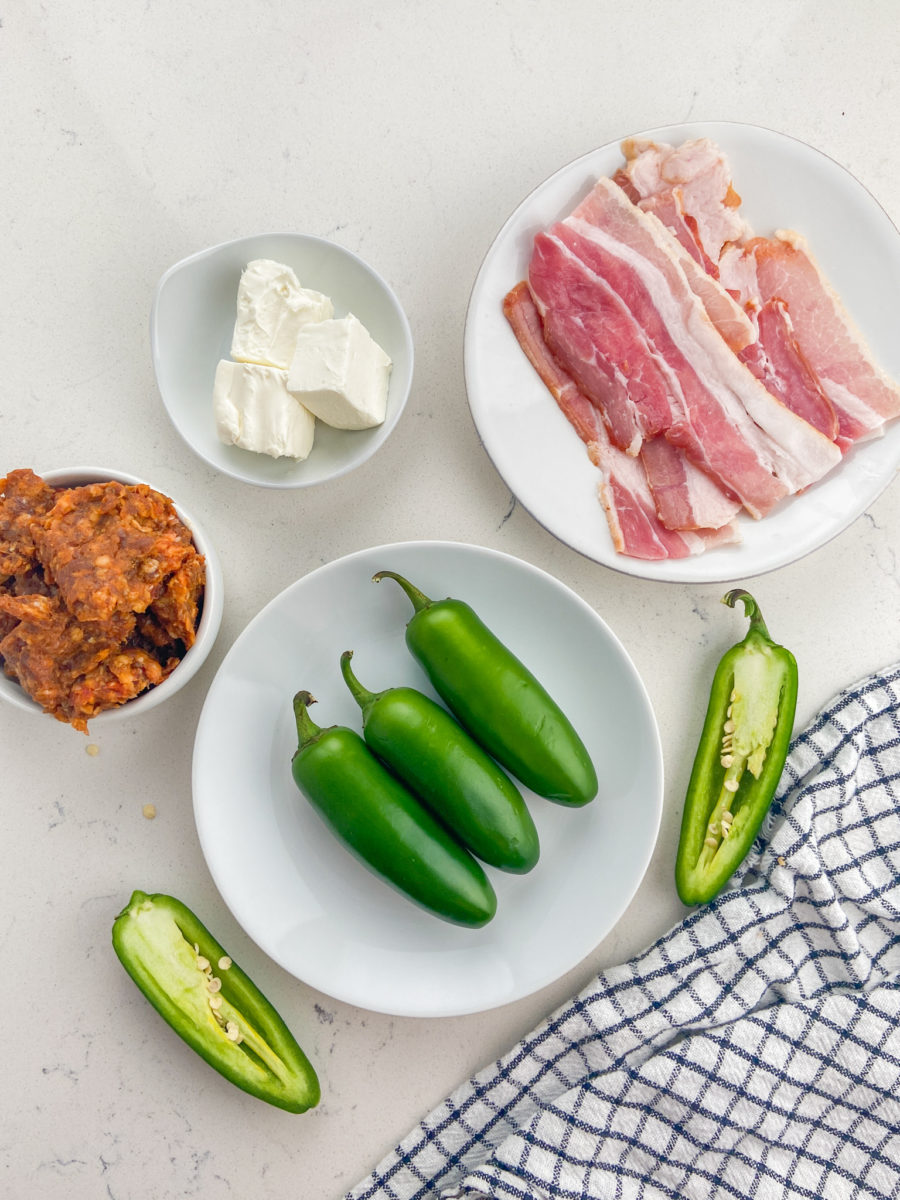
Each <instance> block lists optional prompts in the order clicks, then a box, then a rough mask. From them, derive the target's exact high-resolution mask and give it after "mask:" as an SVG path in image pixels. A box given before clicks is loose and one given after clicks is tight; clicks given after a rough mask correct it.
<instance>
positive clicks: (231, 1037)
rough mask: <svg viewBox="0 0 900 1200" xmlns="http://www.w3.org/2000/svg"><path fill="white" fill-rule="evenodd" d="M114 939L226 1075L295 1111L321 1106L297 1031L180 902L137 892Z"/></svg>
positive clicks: (157, 999)
mask: <svg viewBox="0 0 900 1200" xmlns="http://www.w3.org/2000/svg"><path fill="white" fill-rule="evenodd" d="M112 940H113V948H114V950H115V952H116V954H117V956H118V958H119V961H120V962H121V963H122V966H123V967H124V968H125V970H126V971H127V972H128V974H129V975H130V976H131V978H132V979H133V980H134V982H135V983H136V984H137V986H138V987H139V988H140V990H141V991H142V992H143V993H144V995H145V996H146V998H147V999H148V1000H149V1001H150V1003H151V1004H152V1005H153V1007H154V1008H155V1009H156V1010H157V1012H158V1013H159V1014H160V1016H161V1017H163V1018H164V1020H165V1021H167V1022H168V1024H169V1025H171V1027H172V1028H173V1029H174V1030H175V1032H176V1033H177V1034H178V1035H179V1036H180V1037H182V1038H183V1039H184V1041H186V1042H187V1044H188V1045H189V1046H190V1047H191V1048H192V1049H193V1050H196V1052H197V1053H198V1054H199V1055H200V1056H201V1057H202V1058H204V1059H205V1060H206V1061H207V1062H208V1063H209V1065H210V1066H211V1067H214V1068H215V1069H216V1070H217V1071H218V1072H219V1073H220V1074H221V1075H224V1076H225V1078H226V1079H229V1080H230V1081H231V1082H232V1083H234V1084H236V1085H237V1086H238V1087H239V1088H242V1089H243V1090H244V1091H245V1092H249V1093H250V1094H251V1095H252V1096H256V1097H258V1099H260V1100H265V1101H266V1102H267V1103H268V1104H274V1105H275V1106H276V1107H278V1108H283V1109H285V1110H286V1111H287V1112H294V1113H299V1112H305V1111H306V1109H308V1108H312V1107H313V1106H314V1105H316V1104H318V1102H319V1081H318V1078H317V1077H316V1072H315V1070H314V1069H313V1067H312V1064H311V1063H310V1062H309V1059H308V1058H307V1057H306V1055H305V1054H304V1053H303V1051H302V1050H301V1049H300V1047H299V1045H298V1044H297V1042H296V1040H295V1038H294V1036H293V1034H292V1033H291V1032H290V1030H289V1029H288V1027H287V1026H286V1025H285V1023H284V1021H283V1020H282V1019H281V1017H280V1016H279V1015H278V1013H277V1012H276V1011H275V1009H274V1008H273V1007H272V1005H271V1004H270V1003H269V1002H268V1000H267V999H266V998H265V996H264V995H263V994H262V992H260V990H259V988H258V987H256V985H255V984H254V983H253V981H252V980H251V979H249V978H248V977H247V976H246V975H245V974H244V972H243V971H242V970H241V968H240V967H239V966H238V965H237V963H235V962H232V960H231V958H230V957H229V956H228V955H227V954H226V953H225V951H224V950H223V949H222V947H221V946H220V945H219V943H218V942H217V941H216V939H215V938H214V937H213V936H212V934H211V933H210V932H209V930H208V929H207V928H206V926H205V925H203V924H202V922H201V921H199V920H198V919H197V917H195V916H194V914H193V913H192V912H191V910H190V909H189V908H187V907H186V906H185V905H184V904H182V903H181V901H180V900H176V899H175V898H174V897H172V896H164V895H159V894H155V895H148V894H147V893H146V892H140V891H137V892H134V893H133V894H132V896H131V899H130V900H129V901H128V904H127V905H126V906H125V908H123V909H122V911H121V912H120V913H119V915H118V916H117V917H116V919H115V921H114V922H113V928H112Z"/></svg>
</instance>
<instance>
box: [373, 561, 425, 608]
mask: <svg viewBox="0 0 900 1200" xmlns="http://www.w3.org/2000/svg"><path fill="white" fill-rule="evenodd" d="M382 579H393V580H394V582H395V583H399V584H400V586H401V587H402V588H403V590H404V592H406V594H407V596H409V598H410V600H411V601H412V606H413V608H414V609H415V610H416V612H417V613H419V612H423V611H424V610H425V609H426V608H429V607H430V606H431V605H432V603H433V601H432V600H430V599H429V598H428V596H426V595H425V593H424V592H422V591H420V590H419V588H417V587H416V586H415V585H414V584H412V583H410V582H409V580H408V579H404V578H403V576H402V575H397V574H396V572H394V571H376V573H375V574H374V575H373V576H372V582H373V583H381V581H382Z"/></svg>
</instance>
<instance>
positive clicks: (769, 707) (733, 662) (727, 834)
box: [675, 588, 797, 904]
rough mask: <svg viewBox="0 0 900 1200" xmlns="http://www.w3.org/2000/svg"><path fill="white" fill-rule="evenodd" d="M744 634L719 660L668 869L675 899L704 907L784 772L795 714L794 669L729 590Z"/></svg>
mask: <svg viewBox="0 0 900 1200" xmlns="http://www.w3.org/2000/svg"><path fill="white" fill-rule="evenodd" d="M738 600H741V601H743V604H744V612H745V615H746V616H747V617H748V618H749V620H750V629H749V630H748V632H747V636H746V637H745V638H744V640H743V641H741V642H739V643H738V644H737V645H736V646H732V648H731V649H730V650H728V651H727V653H726V654H725V655H724V656H723V658H722V660H721V662H720V663H719V666H718V667H717V669H716V673H715V677H714V679H713V685H712V692H711V695H710V698H709V707H708V709H707V712H706V720H705V722H704V725H703V733H702V735H701V737H700V745H699V747H698V749H697V755H696V758H695V759H694V767H693V771H692V772H691V778H690V783H689V785H688V792H687V799H686V802H685V806H684V814H683V817H682V822H681V838H680V841H679V844H678V856H677V861H676V865H675V882H676V886H677V888H678V895H679V896H680V897H681V899H682V900H683V901H684V903H685V904H705V903H706V902H707V901H708V900H711V899H712V898H713V897H714V896H715V895H717V893H718V892H720V891H721V889H722V888H723V887H724V886H725V884H726V883H727V882H728V880H729V879H730V878H731V876H732V875H733V874H734V872H735V870H736V869H737V867H738V866H739V865H740V864H741V862H742V861H743V859H744V857H745V855H746V854H747V851H748V850H749V849H750V846H751V845H752V844H753V839H754V838H755V837H756V835H757V833H758V832H759V828H760V826H761V824H762V822H763V818H764V817H765V815H766V813H767V812H768V811H769V806H770V805H771V803H772V797H773V796H774V795H775V789H776V788H777V786H778V782H779V780H780V779H781V774H782V771H783V770H784V762H785V759H786V758H787V752H788V746H789V745H790V740H791V732H792V730H793V727H794V713H795V710H796V707H797V663H796V661H795V659H794V656H793V654H791V652H790V650H786V649H785V648H784V646H779V645H777V644H776V643H775V642H773V641H772V639H771V637H770V636H769V631H768V629H767V628H766V625H765V622H764V621H763V619H762V614H761V613H760V611H759V605H758V604H757V603H756V601H755V600H754V599H753V597H752V596H751V595H750V593H749V592H745V591H744V590H743V589H742V588H735V589H734V590H733V591H731V592H729V593H728V594H727V596H724V597H723V599H722V602H723V603H724V604H728V605H730V606H731V607H732V608H733V607H734V605H735V604H736V602H737V601H738Z"/></svg>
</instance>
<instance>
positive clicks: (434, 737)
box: [341, 650, 540, 874]
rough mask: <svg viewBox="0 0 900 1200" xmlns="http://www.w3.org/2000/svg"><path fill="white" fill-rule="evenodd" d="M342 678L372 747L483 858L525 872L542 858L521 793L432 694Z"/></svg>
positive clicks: (345, 659) (345, 658) (344, 662)
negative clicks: (377, 687) (366, 685)
mask: <svg viewBox="0 0 900 1200" xmlns="http://www.w3.org/2000/svg"><path fill="white" fill-rule="evenodd" d="M352 657H353V651H352V650H345V651H344V653H343V654H342V655H341V673H342V674H343V676H344V680H345V682H346V684H347V687H348V688H349V689H350V693H351V695H352V696H353V698H354V700H356V702H357V704H358V705H359V706H360V708H361V709H362V718H363V737H364V738H365V741H366V745H367V746H368V747H369V749H370V750H372V751H373V752H374V753H375V754H376V755H377V756H378V757H379V758H380V759H381V760H382V761H383V762H385V763H386V764H387V765H388V766H389V767H390V769H391V770H392V771H393V772H394V774H395V775H397V776H399V778H400V779H402V780H403V782H404V783H405V784H406V785H407V786H408V787H409V788H410V790H411V791H412V792H413V793H414V794H415V795H416V796H418V797H419V799H421V800H423V801H424V803H425V804H427V805H428V807H429V808H430V809H431V811H432V812H433V813H434V814H435V816H436V817H438V819H439V820H441V821H443V822H444V824H445V825H448V826H449V827H450V829H451V830H452V831H453V832H454V833H455V834H456V835H457V837H458V838H459V839H460V841H461V842H462V843H463V845H464V846H466V847H467V848H468V849H469V850H471V852H472V853H473V854H474V855H475V856H476V857H477V858H480V859H481V860H482V862H486V863H490V865H491V866H492V867H498V868H499V869H500V870H502V871H511V872H513V873H516V874H524V872H526V871H530V870H531V868H532V867H533V866H534V865H535V863H536V862H537V860H538V855H539V852H540V847H539V842H538V834H537V829H536V828H535V825H534V821H533V819H532V817H531V813H530V812H529V811H528V806H527V805H526V803H525V801H524V800H523V799H522V794H521V792H520V791H519V789H518V788H517V787H516V785H515V784H514V783H513V782H512V780H511V779H510V778H509V776H508V775H507V774H506V773H505V772H504V771H503V770H501V768H500V767H499V766H498V765H497V763H496V762H494V760H493V759H492V758H491V757H490V755H489V754H487V753H486V752H485V751H484V750H482V748H481V746H479V745H478V743H477V742H475V741H473V739H472V738H471V737H470V736H469V735H468V734H467V733H466V731H465V730H464V729H463V728H462V726H461V725H459V724H458V723H457V722H456V721H454V719H453V717H451V716H450V714H449V713H448V712H447V711H446V709H443V708H441V706H440V705H439V704H436V703H435V702H434V701H433V700H431V699H430V698H429V697H428V696H425V695H423V693H422V692H420V691H417V690H416V689H415V688H411V687H392V688H387V689H386V690H384V691H381V692H370V691H368V690H367V689H366V688H364V687H363V686H362V684H361V683H360V682H359V680H358V679H357V678H356V676H355V675H354V673H353V670H352V668H351V666H350V660H351V658H352Z"/></svg>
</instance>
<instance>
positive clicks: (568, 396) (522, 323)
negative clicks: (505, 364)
mask: <svg viewBox="0 0 900 1200" xmlns="http://www.w3.org/2000/svg"><path fill="white" fill-rule="evenodd" d="M503 312H504V315H505V316H506V319H507V321H509V323H510V325H511V326H512V329H513V332H514V333H515V335H516V339H517V340H518V343H519V345H520V346H521V347H522V349H523V350H524V351H525V355H526V357H527V358H528V361H529V362H530V363H531V365H532V366H533V367H534V369H535V371H537V373H538V375H539V376H540V378H541V380H542V381H543V383H544V385H545V386H546V388H547V390H548V391H549V392H550V394H551V395H552V396H553V398H554V399H555V400H556V403H557V404H558V405H559V407H560V409H561V410H562V412H563V413H564V414H565V416H566V417H567V418H568V419H569V422H570V423H571V424H572V425H573V426H574V428H575V430H576V432H577V433H578V436H579V437H580V438H581V440H582V441H583V442H584V443H585V444H586V445H590V443H591V442H594V441H596V440H597V438H598V437H602V436H604V435H603V433H602V432H601V427H602V425H603V418H602V416H601V414H600V410H599V408H597V407H596V406H595V405H594V404H592V403H591V401H590V400H589V399H588V398H587V396H586V395H585V394H584V392H582V391H581V389H580V388H579V387H578V384H577V383H576V382H575V380H574V379H573V378H572V376H571V375H569V374H567V372H566V371H564V370H563V369H562V367H560V365H559V364H558V363H557V362H556V360H555V359H554V358H553V355H552V354H551V353H550V351H549V350H548V348H547V344H546V342H545V341H544V333H543V330H542V329H541V318H540V314H539V313H538V310H537V308H536V307H535V304H534V300H533V299H532V298H531V292H530V291H529V290H528V284H527V283H525V282H524V281H523V282H522V283H517V284H516V286H515V287H514V288H513V289H512V290H511V291H510V292H508V293H507V295H506V296H505V297H504V300H503Z"/></svg>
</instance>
